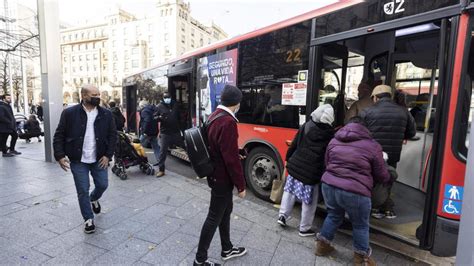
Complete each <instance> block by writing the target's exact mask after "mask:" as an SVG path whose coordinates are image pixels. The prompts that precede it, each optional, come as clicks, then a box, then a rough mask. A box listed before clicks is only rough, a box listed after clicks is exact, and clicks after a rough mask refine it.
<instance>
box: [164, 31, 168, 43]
mask: <svg viewBox="0 0 474 266" xmlns="http://www.w3.org/2000/svg"><path fill="white" fill-rule="evenodd" d="M164 38H165V41H168V33H165V36H164Z"/></svg>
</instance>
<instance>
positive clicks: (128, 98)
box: [123, 85, 138, 133]
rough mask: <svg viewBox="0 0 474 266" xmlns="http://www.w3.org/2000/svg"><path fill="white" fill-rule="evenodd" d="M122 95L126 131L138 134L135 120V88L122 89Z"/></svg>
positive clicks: (136, 120) (131, 86) (126, 87)
mask: <svg viewBox="0 0 474 266" xmlns="http://www.w3.org/2000/svg"><path fill="white" fill-rule="evenodd" d="M123 95H124V98H125V99H124V100H125V107H126V118H127V129H128V132H130V133H138V119H137V86H136V85H130V86H124V87H123Z"/></svg>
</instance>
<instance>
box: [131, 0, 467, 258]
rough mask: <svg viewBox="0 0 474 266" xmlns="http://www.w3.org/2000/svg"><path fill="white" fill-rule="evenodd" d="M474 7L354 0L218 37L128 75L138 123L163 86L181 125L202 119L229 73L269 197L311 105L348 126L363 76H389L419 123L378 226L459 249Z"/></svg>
mask: <svg viewBox="0 0 474 266" xmlns="http://www.w3.org/2000/svg"><path fill="white" fill-rule="evenodd" d="M473 11H474V3H472V2H471V1H469V0H443V1H438V0H368V1H355V0H347V1H340V2H338V3H335V4H332V5H329V6H326V7H324V8H320V9H317V10H314V11H310V12H308V13H305V14H302V15H300V16H297V17H294V18H291V19H288V20H285V21H282V22H280V23H276V24H274V25H271V26H268V27H265V28H262V29H260V30H256V31H253V32H250V33H248V34H244V35H240V36H237V37H234V38H231V39H228V40H224V41H221V42H218V43H215V44H212V45H210V46H207V47H204V48H201V49H198V50H195V51H192V52H190V53H187V54H184V55H183V56H181V57H179V58H176V59H174V60H171V61H169V62H166V63H163V64H160V65H158V66H155V67H152V68H149V69H146V70H143V71H141V72H139V73H136V74H134V75H131V76H129V77H127V78H125V79H124V81H123V95H124V99H125V101H124V102H125V104H126V106H125V107H126V109H127V116H128V128H129V129H130V130H131V131H132V132H133V131H136V129H137V117H136V114H137V103H138V102H139V101H141V100H148V101H149V102H152V103H153V102H155V103H156V102H157V101H158V100H159V97H160V94H161V93H162V92H163V91H169V92H170V93H171V94H172V97H174V98H175V99H176V100H177V102H178V103H179V105H180V110H181V127H182V129H183V130H184V129H186V128H189V127H192V126H197V125H199V124H201V123H202V122H203V121H204V120H205V119H206V117H207V116H208V115H209V114H210V113H211V112H212V111H213V110H214V109H215V107H216V105H217V103H218V101H219V93H220V90H221V89H222V86H223V84H224V83H232V84H235V85H237V86H238V87H239V88H240V89H241V90H242V92H243V95H244V97H243V101H242V103H241V108H240V111H239V113H238V114H237V117H238V119H239V120H240V123H239V135H240V138H239V145H240V146H241V147H242V148H246V149H247V151H248V153H249V155H248V156H247V159H246V160H245V162H244V170H245V175H246V178H247V181H248V182H247V183H248V186H249V187H250V188H251V189H252V190H253V191H254V192H255V194H256V195H257V196H259V197H260V198H263V199H268V198H269V195H270V191H271V187H272V182H273V180H275V179H280V178H281V177H282V176H283V175H284V163H285V162H284V161H285V154H286V151H287V149H288V144H289V143H290V142H291V140H292V139H293V137H294V135H295V133H296V130H297V129H298V127H299V126H300V125H301V124H302V123H303V122H305V121H306V120H307V119H308V117H309V114H310V113H311V111H312V110H314V109H315V108H316V107H317V106H318V105H319V104H321V103H331V104H333V105H334V107H335V109H336V116H337V121H336V122H335V125H336V126H339V125H342V123H343V118H344V112H345V110H346V108H347V107H348V106H350V104H351V103H352V102H353V101H354V100H355V99H356V95H357V85H358V84H359V83H360V82H365V83H367V84H369V85H371V86H375V85H377V84H382V83H385V84H388V85H391V86H392V88H395V89H398V90H401V91H402V92H405V94H406V95H407V108H409V109H410V111H411V112H412V114H413V115H414V117H415V119H416V121H417V122H418V125H417V129H418V133H417V137H416V138H414V139H412V140H407V142H406V144H405V145H404V147H403V150H402V156H401V161H400V162H399V164H398V168H397V172H398V174H399V178H398V180H397V182H396V184H395V186H394V188H393V191H392V194H393V199H394V201H395V211H396V213H397V215H398V217H397V218H396V219H392V220H388V219H381V220H374V219H373V220H372V221H371V226H372V227H373V228H375V229H377V230H379V231H382V232H384V233H386V234H389V235H391V236H393V237H395V238H398V239H400V240H402V241H404V242H408V243H411V244H415V245H419V246H420V247H421V248H422V249H426V250H430V251H431V252H432V253H433V254H435V255H438V256H454V255H455V250H456V242H457V234H458V226H459V219H460V215H461V213H462V210H461V203H462V199H463V185H464V175H465V170H466V157H467V150H468V146H469V143H468V137H467V136H468V134H469V132H470V129H469V124H470V121H471V120H472V113H473V108H474V105H473V104H474V98H473V90H474V86H473V84H474V83H473V79H472V78H473V77H474V40H473V38H474V16H473V14H474V13H473ZM329 85H330V86H329ZM471 167H472V166H471Z"/></svg>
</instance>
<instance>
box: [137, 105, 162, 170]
mask: <svg viewBox="0 0 474 266" xmlns="http://www.w3.org/2000/svg"><path fill="white" fill-rule="evenodd" d="M155 111H156V107H155V106H154V105H152V104H149V103H148V102H146V103H145V102H143V103H142V109H141V111H140V134H141V137H140V142H141V143H142V145H143V146H147V145H146V144H145V143H149V144H151V148H152V149H153V153H154V154H155V159H156V161H157V162H158V160H159V158H160V145H158V133H159V129H158V120H157V119H155V118H154V116H153V115H154V113H155ZM156 165H158V163H156Z"/></svg>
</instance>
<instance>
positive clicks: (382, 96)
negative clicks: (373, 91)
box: [375, 92, 392, 99]
mask: <svg viewBox="0 0 474 266" xmlns="http://www.w3.org/2000/svg"><path fill="white" fill-rule="evenodd" d="M375 97H377V99H382V98H392V94H390V93H388V92H384V93H379V94H377V95H375Z"/></svg>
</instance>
